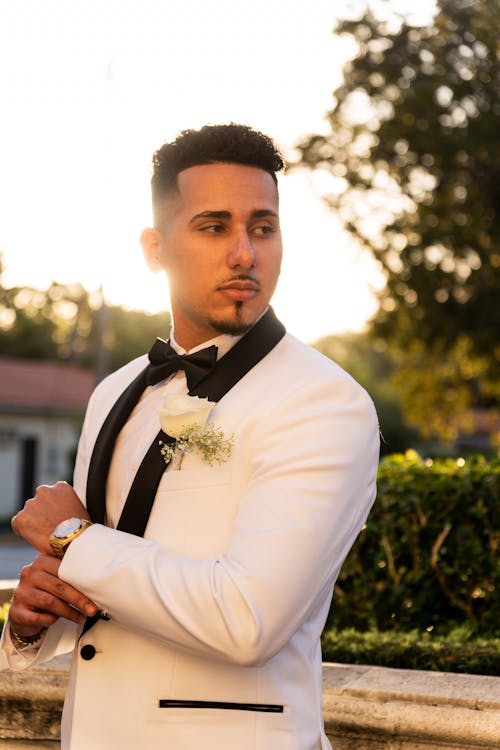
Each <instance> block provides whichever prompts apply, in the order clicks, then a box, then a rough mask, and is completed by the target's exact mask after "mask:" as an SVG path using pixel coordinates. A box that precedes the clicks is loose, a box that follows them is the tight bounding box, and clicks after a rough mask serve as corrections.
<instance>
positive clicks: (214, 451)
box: [160, 424, 234, 468]
mask: <svg viewBox="0 0 500 750" xmlns="http://www.w3.org/2000/svg"><path fill="white" fill-rule="evenodd" d="M233 443H234V437H233V436H231V437H230V438H226V437H224V433H223V432H222V430H221V429H220V428H219V427H215V426H214V425H212V424H211V425H208V427H206V428H202V427H200V426H199V425H196V424H195V425H191V426H190V427H186V428H185V430H183V431H182V433H181V434H180V435H179V437H178V438H177V439H176V441H175V443H172V444H171V445H168V444H167V443H164V442H163V441H162V440H160V453H161V455H162V456H163V458H164V460H165V463H169V462H170V461H173V462H174V464H175V465H176V467H177V468H180V464H181V461H182V458H183V456H184V453H185V452H186V451H188V450H196V451H198V453H199V454H200V455H201V457H202V459H203V460H204V461H205V463H207V464H208V465H209V466H213V465H214V464H215V463H217V464H223V463H224V462H225V461H227V460H228V458H229V456H230V455H231V450H232V448H233Z"/></svg>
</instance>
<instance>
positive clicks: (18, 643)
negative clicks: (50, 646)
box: [10, 625, 47, 649]
mask: <svg viewBox="0 0 500 750" xmlns="http://www.w3.org/2000/svg"><path fill="white" fill-rule="evenodd" d="M46 632H47V628H45V627H42V628H40V630H38V631H37V632H36V633H34V634H33V635H22V633H17V632H16V631H15V630H14V628H13V627H12V625H11V626H10V637H11V640H12V643H13V644H14V646H15V647H16V648H20V649H23V648H27V647H28V646H34V645H35V644H37V643H38V642H39V641H41V640H42V638H43V637H44V636H45V633H46Z"/></svg>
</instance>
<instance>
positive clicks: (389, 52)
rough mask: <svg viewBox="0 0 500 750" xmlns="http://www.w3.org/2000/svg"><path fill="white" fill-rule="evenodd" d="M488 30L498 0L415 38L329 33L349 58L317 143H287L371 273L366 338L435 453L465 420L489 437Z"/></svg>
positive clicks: (392, 33) (455, 11)
mask: <svg viewBox="0 0 500 750" xmlns="http://www.w3.org/2000/svg"><path fill="white" fill-rule="evenodd" d="M386 5H387V4H386ZM499 21H500V0H488V2H486V1H484V0H440V2H439V6H438V12H437V15H436V16H435V18H434V20H433V22H432V23H431V24H429V25H428V26H424V27H416V26H412V25H411V24H410V23H409V22H408V21H407V20H405V19H404V18H401V17H396V16H394V15H393V16H391V17H386V18H385V19H384V20H381V19H380V18H378V17H377V16H376V15H375V14H374V13H373V12H372V11H371V10H367V11H366V12H365V15H364V17H362V18H361V19H358V20H352V19H349V20H344V21H342V22H340V23H339V25H338V27H337V28H336V30H335V33H336V34H340V35H349V37H350V38H351V39H353V40H354V41H355V43H356V45H357V51H356V52H355V54H354V57H353V59H352V60H351V62H349V63H348V64H347V65H346V67H345V70H344V81H343V84H342V85H341V86H340V87H339V88H337V89H336V91H335V92H334V108H333V109H332V111H331V112H329V113H328V121H329V127H330V132H328V133H327V134H325V135H312V136H307V137H306V138H304V139H303V140H302V142H301V143H299V144H298V150H299V153H300V159H299V161H298V164H299V165H300V166H306V167H309V168H311V169H315V170H319V171H321V172H322V173H324V174H326V175H328V180H329V185H330V189H329V192H328V194H327V195H326V196H325V198H326V200H327V202H328V204H329V205H330V206H331V207H332V208H333V209H335V210H336V211H337V213H338V215H339V216H340V218H341V220H342V221H343V223H344V225H345V227H346V228H347V229H348V230H349V231H350V232H351V233H352V234H353V235H354V236H355V238H356V239H357V240H358V241H359V242H360V243H362V244H363V245H364V246H365V247H367V248H368V249H369V250H370V251H371V252H372V253H373V254H374V255H375V257H376V258H377V259H378V261H379V262H380V264H381V267H382V269H383V271H384V273H385V276H386V279H387V284H386V286H385V288H384V289H383V290H382V291H381V292H380V308H379V311H378V313H377V314H376V316H375V318H374V320H373V321H372V325H371V331H372V333H373V335H374V336H375V337H376V338H377V337H378V338H381V339H383V340H384V341H386V342H387V343H388V344H389V346H390V347H391V349H392V350H393V352H394V356H396V357H397V359H398V360H399V371H398V373H397V381H398V384H399V387H400V388H401V391H402V395H403V404H404V408H405V412H406V414H407V415H408V417H409V418H411V420H412V422H413V423H414V424H416V425H418V427H419V429H420V431H421V433H422V434H424V435H427V436H429V435H431V434H437V435H440V436H441V437H444V438H445V439H449V440H453V439H455V438H456V437H457V435H458V434H459V433H461V432H463V431H467V430H469V431H474V430H475V429H476V428H477V424H476V422H477V419H476V414H477V409H478V408H480V409H483V410H484V409H486V410H487V411H488V413H489V414H490V415H493V417H492V419H491V420H490V422H491V424H490V428H491V429H492V431H493V432H495V431H497V432H498V429H499V428H498V424H499V418H498V405H499V403H500V377H499V375H500V340H499V334H498V332H499V330H500V305H498V296H499V294H500V273H499V271H500V244H499V228H500V162H499V153H500V144H499V139H498V115H499V114H500V58H499V52H498V28H499ZM325 179H326V178H325ZM495 409H497V411H496V412H495V411H494V410H495ZM495 415H496V416H495ZM495 425H496V426H495ZM497 437H498V435H497Z"/></svg>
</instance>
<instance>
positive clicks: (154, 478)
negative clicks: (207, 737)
mask: <svg viewBox="0 0 500 750" xmlns="http://www.w3.org/2000/svg"><path fill="white" fill-rule="evenodd" d="M284 335H285V327H284V326H283V324H282V323H280V321H279V320H278V319H277V318H276V316H275V314H274V312H273V310H272V309H271V308H269V310H268V311H267V313H266V314H265V315H264V316H263V317H262V318H261V319H260V320H259V322H258V323H256V325H255V326H254V327H253V328H252V329H251V330H250V331H249V332H248V333H247V334H245V336H243V338H242V339H240V341H238V343H237V344H235V346H233V348H232V349H230V350H229V352H228V353H227V354H226V355H224V357H221V359H220V360H219V361H218V362H217V365H216V366H215V369H214V371H213V372H212V373H211V374H210V375H209V376H208V377H206V378H205V379H204V380H203V381H202V382H201V383H199V384H198V385H197V386H196V387H195V388H193V389H192V390H191V391H190V392H189V393H190V395H192V396H202V397H208V398H209V399H210V401H220V399H221V398H222V397H223V396H224V395H225V394H226V393H227V392H228V391H229V390H231V388H232V387H233V386H234V385H236V383H237V382H238V381H239V380H241V378H242V377H243V376H244V375H246V373H247V372H249V371H250V370H251V369H252V367H254V366H255V365H256V364H257V363H258V362H259V361H260V360H261V359H263V357H265V356H266V354H269V352H270V351H271V349H273V347H274V346H276V344H277V343H278V341H280V339H282V338H283V336H284ZM160 440H163V441H164V442H167V440H168V441H169V442H174V441H173V440H172V438H170V437H168V436H166V435H165V433H164V432H162V431H160V432H159V433H158V435H157V436H156V438H155V439H154V441H153V443H152V444H151V446H150V447H149V450H148V452H147V453H146V455H145V456H144V459H143V461H142V463H141V465H140V467H139V469H138V471H137V474H136V475H135V478H134V481H133V483H132V487H131V488H130V492H129V494H128V497H127V500H126V502H125V506H124V508H123V511H122V514H121V516H120V520H119V522H118V525H117V529H119V530H120V531H128V532H129V533H131V534H136V535H137V536H143V535H144V532H145V530H146V526H147V523H148V520H149V515H150V513H151V508H152V507H153V502H154V499H155V495H156V491H157V488H158V485H159V483H160V480H161V477H162V475H163V472H164V471H165V468H166V465H165V461H164V459H163V456H162V455H161V453H160V446H159V445H158V443H159V441H160Z"/></svg>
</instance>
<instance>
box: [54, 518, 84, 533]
mask: <svg viewBox="0 0 500 750" xmlns="http://www.w3.org/2000/svg"><path fill="white" fill-rule="evenodd" d="M80 524H81V519H80V518H67V519H66V520H65V521H61V523H60V524H59V525H58V526H56V528H55V529H54V536H57V537H64V536H68V535H69V534H73V533H74V532H75V531H77V530H78V529H79V528H80Z"/></svg>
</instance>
